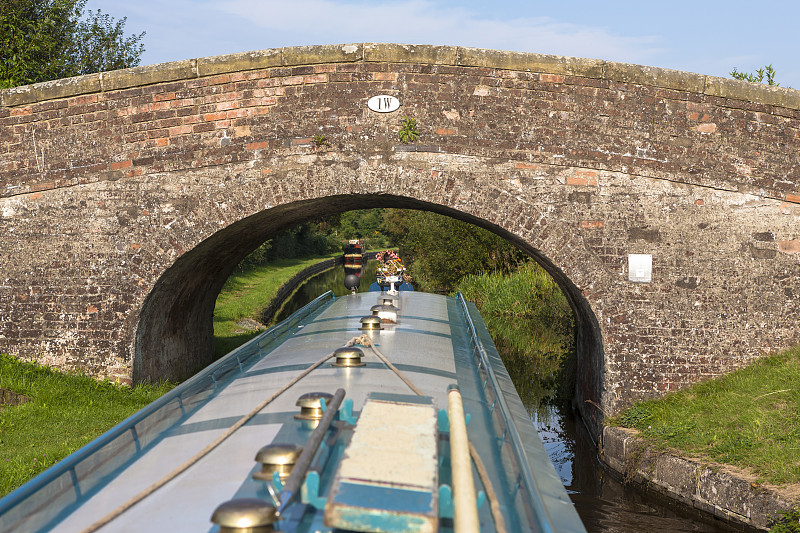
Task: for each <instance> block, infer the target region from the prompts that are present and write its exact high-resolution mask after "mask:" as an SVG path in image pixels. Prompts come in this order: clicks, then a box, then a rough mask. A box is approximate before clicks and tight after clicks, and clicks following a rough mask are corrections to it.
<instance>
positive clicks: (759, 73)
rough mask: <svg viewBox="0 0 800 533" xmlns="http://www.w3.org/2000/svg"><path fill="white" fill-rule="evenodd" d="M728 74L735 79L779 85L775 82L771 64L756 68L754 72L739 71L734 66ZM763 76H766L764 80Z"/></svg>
mask: <svg viewBox="0 0 800 533" xmlns="http://www.w3.org/2000/svg"><path fill="white" fill-rule="evenodd" d="M730 75H731V76H732V77H733V78H734V79H737V80H742V81H751V82H753V83H766V84H767V85H774V86H776V87H777V86H779V85H780V83H775V69H774V68H772V65H767V66H765V67H761V68H760V69H758V70H756V71H755V73H752V72H739V71H738V70H737V69H736V67H734V68H733V70H732V71H731V72H730ZM765 76H766V78H767V81H766V82H765V81H764V77H765Z"/></svg>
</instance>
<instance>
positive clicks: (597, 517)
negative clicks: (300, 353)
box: [276, 261, 731, 533]
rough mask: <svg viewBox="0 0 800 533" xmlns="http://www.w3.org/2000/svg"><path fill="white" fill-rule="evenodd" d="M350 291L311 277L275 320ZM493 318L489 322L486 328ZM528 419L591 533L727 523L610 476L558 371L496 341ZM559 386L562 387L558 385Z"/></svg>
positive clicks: (716, 529)
mask: <svg viewBox="0 0 800 533" xmlns="http://www.w3.org/2000/svg"><path fill="white" fill-rule="evenodd" d="M374 278H375V261H370V262H369V263H368V265H367V267H366V269H365V272H364V278H363V279H362V282H361V290H362V291H365V290H366V289H367V288H368V287H369V285H370V284H371V283H372V282H373V281H375V279H374ZM327 290H333V291H334V294H336V295H337V296H342V295H345V294H348V291H347V289H345V288H344V269H343V268H342V267H341V266H338V267H335V268H333V269H331V270H328V271H326V272H323V273H321V274H318V275H316V276H314V277H313V278H311V279H309V280H308V281H307V282H306V283H304V284H303V285H301V286H300V287H299V288H298V290H297V291H296V292H295V293H294V294H293V295H292V296H291V297H290V298H289V299H288V300H287V301H286V303H285V304H284V306H283V308H282V309H281V310H280V311H279V313H278V316H277V318H276V320H278V321H279V320H283V319H284V318H285V317H287V316H289V315H290V314H291V313H293V312H294V311H296V310H297V309H299V308H300V307H302V306H303V305H305V304H306V303H308V302H310V301H311V300H313V299H314V298H316V297H317V296H319V295H320V294H322V293H323V292H325V291H327ZM495 320H496V318H495V317H492V320H487V321H486V322H487V326H488V327H489V329H490V331H491V330H492V329H493V328H494V327H498V325H497V324H493V323H492V322H494V321H495ZM496 344H497V346H498V350H499V351H500V355H501V356H502V357H503V360H504V362H505V364H506V367H507V368H508V371H509V374H510V375H511V378H512V380H514V384H515V385H516V387H517V391H518V392H519V394H520V397H521V398H522V400H523V403H524V404H525V406H526V408H527V409H528V412H529V414H530V416H531V421H532V422H533V423H534V425H535V426H536V428H537V430H538V432H539V437H540V438H541V439H542V442H543V443H544V445H545V448H546V449H547V451H548V453H549V455H550V459H551V460H552V462H553V465H554V466H555V468H556V471H557V472H558V474H559V476H560V477H561V481H562V482H563V483H564V487H565V488H566V489H567V492H568V493H569V494H570V498H572V501H573V502H574V504H575V507H576V509H577V511H578V514H579V515H580V517H581V520H583V523H584V525H585V526H586V530H587V531H588V532H589V533H595V532H598V533H599V532H603V533H639V532H641V533H662V532H663V533H683V532H702V533H723V532H729V531H731V529H730V528H728V527H726V526H725V524H723V523H721V522H719V521H713V520H710V519H708V518H706V517H701V516H697V515H693V514H689V513H687V512H686V511H685V510H683V509H681V508H678V507H676V506H673V505H670V503H669V502H668V501H666V500H664V499H661V498H658V499H656V498H655V497H653V496H651V495H648V494H642V493H641V492H639V491H637V490H634V489H633V488H631V487H628V486H625V485H623V484H622V483H621V482H619V481H617V480H615V479H614V478H612V477H611V476H610V475H609V474H608V473H607V472H606V470H605V469H604V468H603V466H602V464H601V463H600V462H599V460H598V458H597V447H596V446H595V444H594V442H592V439H591V437H590V435H589V432H588V431H587V429H586V428H585V426H584V425H583V423H582V421H581V420H580V418H579V417H576V416H574V415H573V414H572V412H571V410H570V409H569V407H568V406H567V402H564V401H561V400H559V399H558V397H559V394H558V389H559V372H558V369H556V368H554V367H553V366H552V365H550V364H547V363H546V362H544V363H543V362H542V361H536V362H531V361H530V360H524V361H523V360H521V358H520V354H519V353H518V352H515V351H514V350H513V349H506V348H505V345H507V344H508V343H503V342H496ZM562 390H563V388H562Z"/></svg>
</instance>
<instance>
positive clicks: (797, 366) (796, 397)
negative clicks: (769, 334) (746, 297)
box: [611, 347, 800, 485]
mask: <svg viewBox="0 0 800 533" xmlns="http://www.w3.org/2000/svg"><path fill="white" fill-rule="evenodd" d="M611 423H616V424H618V425H622V426H624V427H630V428H635V429H637V430H639V432H640V434H641V436H642V437H644V438H645V439H647V440H649V441H651V442H653V443H655V444H657V445H659V446H662V447H665V448H672V449H675V450H678V451H679V453H682V454H683V455H686V456H695V457H700V458H702V459H707V460H711V461H715V462H719V463H725V464H730V465H733V466H737V467H740V468H744V469H747V470H749V471H751V472H752V473H754V474H755V475H756V476H758V477H759V479H761V480H763V481H767V482H769V483H773V484H776V485H780V484H795V483H800V347H795V348H793V349H791V350H787V351H784V352H781V353H779V354H777V355H773V356H769V357H765V358H763V359H759V360H757V361H755V362H754V363H753V364H752V365H750V366H748V367H746V368H742V369H739V370H736V371H734V372H731V373H730V374H727V375H725V376H722V377H719V378H716V379H713V380H710V381H706V382H704V383H698V384H696V385H694V386H692V387H689V388H687V389H684V390H682V391H678V392H675V393H671V394H668V395H666V396H664V397H662V398H659V399H656V400H650V401H645V402H638V403H636V404H634V405H633V406H632V407H631V408H629V409H628V410H626V411H624V412H622V413H621V414H620V415H618V416H617V417H615V418H613V419H612V420H611Z"/></svg>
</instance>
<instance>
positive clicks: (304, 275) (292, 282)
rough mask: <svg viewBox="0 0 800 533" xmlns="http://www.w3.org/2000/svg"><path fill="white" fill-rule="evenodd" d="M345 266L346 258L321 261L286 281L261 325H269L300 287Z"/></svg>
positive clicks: (368, 257) (266, 310) (372, 254)
mask: <svg viewBox="0 0 800 533" xmlns="http://www.w3.org/2000/svg"><path fill="white" fill-rule="evenodd" d="M377 253H378V252H367V254H366V255H367V259H368V260H369V259H375V256H376V255H377ZM341 264H344V256H343V255H342V256H337V257H332V258H330V259H325V260H323V261H320V262H319V263H315V264H313V265H311V266H310V267H307V268H304V269H303V270H301V271H300V272H298V273H297V274H295V275H294V276H292V278H291V279H289V280H288V281H286V282H285V283H284V284H283V285H281V286H280V287H279V288H278V292H277V293H276V294H275V297H274V298H272V301H271V302H270V303H269V305H267V307H265V308H264V310H263V312H262V314H261V323H262V324H269V323H270V322H272V320H273V319H274V318H275V315H277V314H278V312H279V311H280V310H281V308H282V307H283V304H284V303H285V302H286V300H288V299H289V297H291V296H292V294H294V291H295V290H297V288H298V287H300V285H302V284H303V283H305V282H306V281H308V280H309V279H311V278H312V277H314V276H316V275H317V274H321V273H323V272H325V271H326V270H329V269H331V268H333V267H335V266H337V265H341Z"/></svg>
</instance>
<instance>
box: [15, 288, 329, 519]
mask: <svg viewBox="0 0 800 533" xmlns="http://www.w3.org/2000/svg"><path fill="white" fill-rule="evenodd" d="M335 299H336V296H334V294H333V291H330V290H329V291H326V292H324V293H323V294H321V295H319V296H317V297H316V298H315V299H314V300H312V301H311V302H309V303H307V304H306V305H304V306H303V307H301V308H300V309H298V310H297V311H295V312H294V313H292V314H291V315H289V316H288V317H286V318H285V319H284V320H282V321H281V322H279V323H278V324H275V325H274V326H272V327H270V328H268V329H266V330H264V331H263V332H261V333H259V334H258V335H256V336H255V337H253V338H252V339H250V340H249V341H247V342H246V343H244V344H242V345H241V346H239V347H238V348H236V349H234V350H232V351H231V352H229V353H227V354H226V355H224V356H222V357H221V358H219V359H218V360H216V361H214V362H213V363H211V364H210V365H208V366H207V367H205V368H204V369H202V370H200V371H199V372H198V373H196V374H195V375H193V376H192V377H190V378H189V379H187V380H186V381H184V382H183V383H181V384H180V385H178V386H177V387H175V388H174V389H172V390H171V391H169V392H167V393H165V394H164V395H163V396H161V397H160V398H158V399H156V400H154V401H153V402H152V403H150V404H148V405H147V406H145V407H143V408H142V409H140V410H139V411H137V412H135V413H133V414H132V415H131V416H129V417H127V418H126V419H124V420H123V421H121V422H120V423H118V424H117V425H115V426H114V427H112V428H111V429H109V430H108V431H106V432H104V433H103V434H102V435H100V436H98V437H97V438H95V439H94V440H92V441H91V442H89V443H87V444H85V445H84V446H81V447H80V448H79V449H77V450H75V451H74V452H72V453H71V454H70V455H68V456H67V457H65V458H64V459H62V460H61V461H59V462H58V463H56V464H54V465H53V466H51V467H50V468H48V469H47V470H45V471H44V472H42V473H41V474H39V475H37V476H36V477H34V478H33V479H31V480H29V481H27V482H26V483H24V484H23V485H21V486H19V487H18V488H16V489H14V490H13V491H11V492H9V493H8V494H6V495H5V496H3V497H2V498H0V516H2V515H3V514H5V513H6V512H8V511H10V510H12V509H13V508H15V507H16V506H17V505H19V504H20V503H22V502H24V501H25V500H26V499H27V498H29V497H31V496H34V495H35V494H36V492H38V491H39V490H42V489H44V488H45V487H46V486H47V485H48V484H50V483H52V482H54V481H56V480H57V479H58V478H59V477H61V476H62V475H64V474H67V473H69V472H70V471H74V469H75V468H76V467H77V466H78V465H79V464H80V463H81V462H82V461H84V460H86V459H87V458H88V457H90V456H91V455H92V454H94V453H95V452H97V451H99V450H101V449H103V447H105V446H107V445H108V444H110V443H112V442H113V441H114V440H115V439H117V438H118V437H120V436H122V435H124V434H125V433H126V432H128V431H131V430H132V429H135V427H136V425H137V424H139V423H140V422H142V421H144V420H146V419H147V418H149V417H150V416H152V415H154V414H155V413H157V412H158V411H159V410H160V409H161V408H163V407H165V406H167V405H168V404H169V403H170V402H172V401H174V400H176V399H177V400H178V401H179V402H181V398H182V396H183V395H184V394H185V393H187V392H189V391H191V390H192V387H195V386H196V385H198V384H199V382H200V380H202V379H208V378H209V377H210V378H211V379H212V381H213V382H214V383H215V388H216V378H215V377H214V373H215V372H216V371H217V370H220V369H226V367H227V365H230V364H231V363H233V366H235V367H237V366H238V367H239V368H241V365H242V364H243V361H242V360H240V359H238V357H239V356H241V355H246V356H247V359H249V358H251V357H252V356H253V355H258V354H262V353H261V348H262V346H261V345H260V343H261V341H262V340H263V339H264V338H266V337H268V336H269V335H274V334H275V333H276V332H277V331H278V330H280V329H281V328H284V327H288V328H291V327H292V324H293V323H294V322H295V321H297V319H298V317H300V320H301V321H302V319H303V318H305V317H306V316H308V315H309V314H311V313H312V312H314V311H318V310H319V309H320V308H322V307H323V306H325V305H327V304H329V303H331V302H333V301H334V300H335ZM287 331H288V330H287ZM273 338H275V340H277V337H273ZM251 352H252V353H251ZM262 355H263V354H262ZM234 360H235V362H234ZM180 405H181V409H182V408H183V404H182V402H181V403H180ZM187 414H188V413H187ZM72 485H73V487H74V486H75V485H78V487H80V483H79V482H78V481H77V480H76V479H75V478H73V482H72ZM94 489H95V487H91V488H89V489H88V490H85V491H84V490H81V489H80V488H79V494H82V495H86V494H90V493H92V492H93V491H94Z"/></svg>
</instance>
